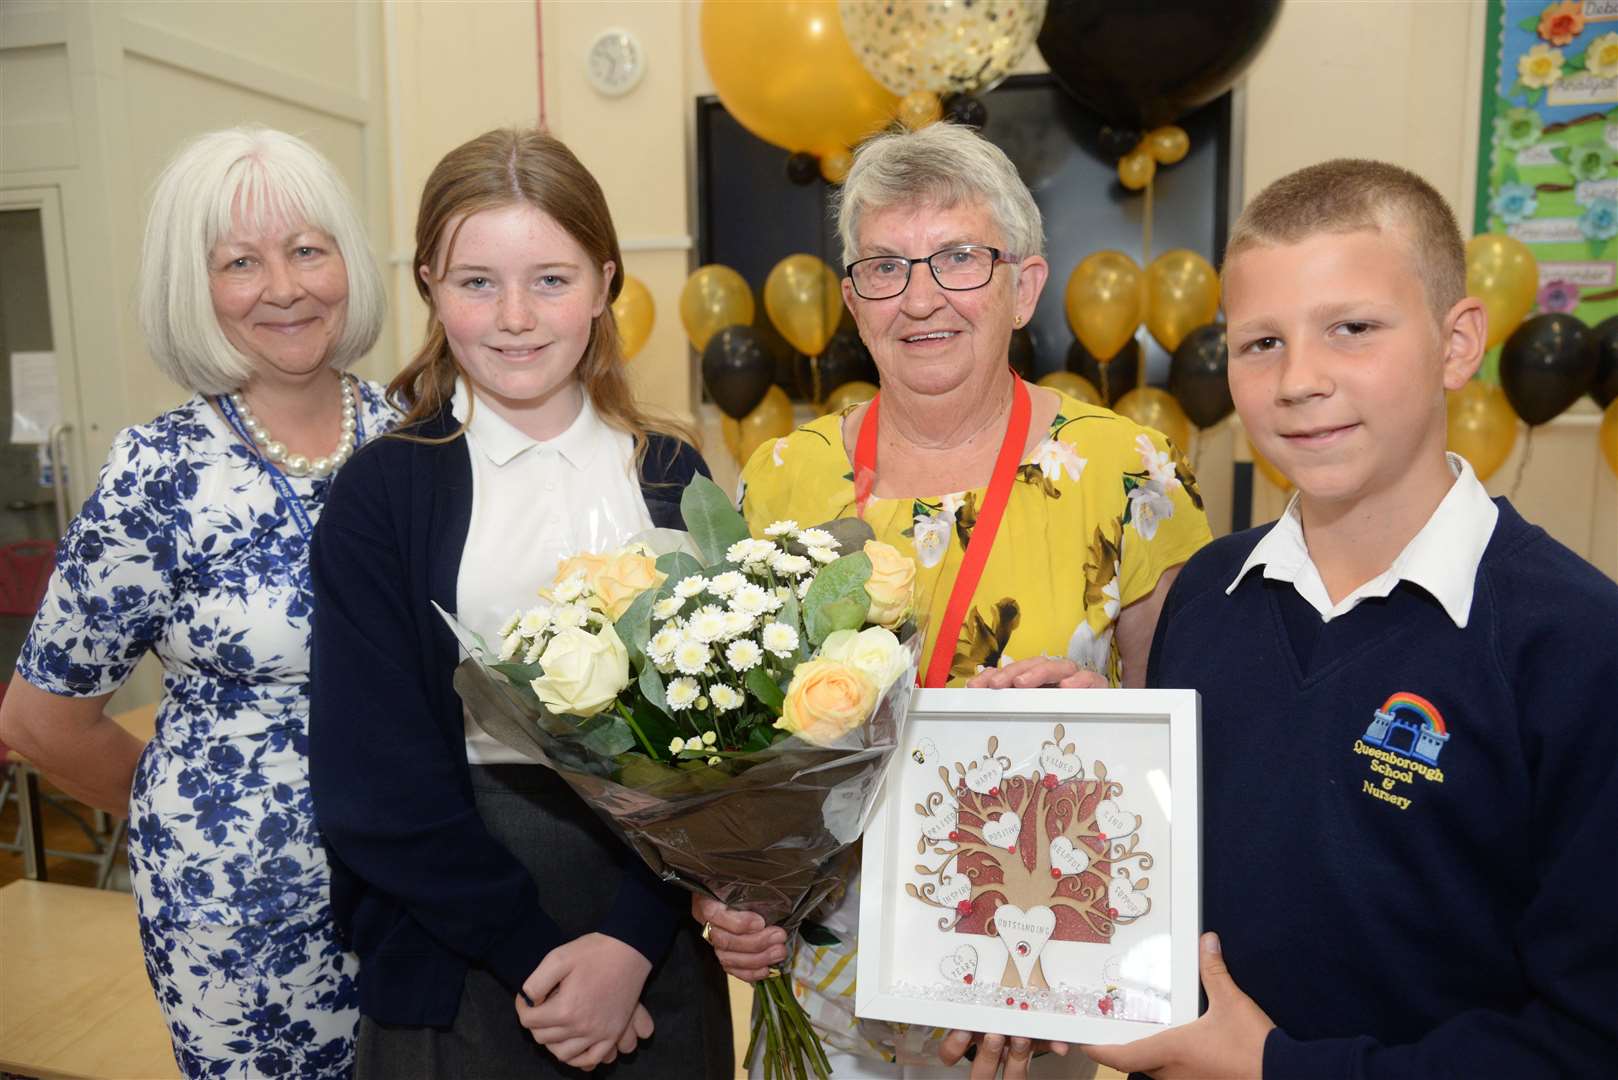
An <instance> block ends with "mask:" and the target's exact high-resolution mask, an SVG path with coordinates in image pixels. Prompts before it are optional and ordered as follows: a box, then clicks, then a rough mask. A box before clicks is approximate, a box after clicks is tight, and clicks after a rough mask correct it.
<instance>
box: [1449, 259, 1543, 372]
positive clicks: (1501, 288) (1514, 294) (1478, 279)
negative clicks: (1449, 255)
mask: <svg viewBox="0 0 1618 1080" xmlns="http://www.w3.org/2000/svg"><path fill="white" fill-rule="evenodd" d="M1538 290H1539V264H1538V263H1536V262H1535V261H1534V253H1533V252H1532V251H1529V250H1528V245H1527V244H1525V243H1523V242H1522V241H1521V240H1518V239H1517V238H1516V237H1515V236H1503V235H1501V234H1500V233H1483V234H1481V235H1479V236H1474V237H1472V239H1470V240H1468V241H1467V242H1466V294H1467V295H1468V296H1475V297H1477V298H1478V299H1479V300H1482V301H1483V310H1484V311H1486V312H1487V313H1488V316H1489V337H1488V344H1487V347H1488V348H1491V349H1492V348H1494V347H1495V346H1496V345H1498V344H1500V343H1501V342H1502V341H1504V340H1506V338H1508V337H1510V336H1511V332H1512V331H1513V330H1515V329H1517V324H1518V323H1520V322H1522V321H1523V319H1524V318H1525V317H1527V315H1528V313H1529V312H1530V311H1532V310H1534V294H1535V293H1536V292H1537V291H1538Z"/></svg>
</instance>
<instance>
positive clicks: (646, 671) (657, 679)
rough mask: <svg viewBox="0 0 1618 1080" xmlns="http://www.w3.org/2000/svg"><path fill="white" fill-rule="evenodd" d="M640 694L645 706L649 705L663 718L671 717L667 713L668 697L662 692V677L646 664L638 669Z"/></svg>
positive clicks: (670, 714)
mask: <svg viewBox="0 0 1618 1080" xmlns="http://www.w3.org/2000/svg"><path fill="white" fill-rule="evenodd" d="M639 682H640V692H641V693H642V694H644V695H645V696H646V702H647V704H649V705H651V706H652V707H653V708H655V709H656V710H657V711H658V712H660V713H662V714H663V715H664V716H672V715H673V714H672V713H670V712H669V699H668V695H667V694H666V693H664V691H663V676H661V675H659V674H658V673H657V669H656V668H655V667H653V666H652V665H651V664H647V665H646V666H645V667H643V668H641V669H640V680H639Z"/></svg>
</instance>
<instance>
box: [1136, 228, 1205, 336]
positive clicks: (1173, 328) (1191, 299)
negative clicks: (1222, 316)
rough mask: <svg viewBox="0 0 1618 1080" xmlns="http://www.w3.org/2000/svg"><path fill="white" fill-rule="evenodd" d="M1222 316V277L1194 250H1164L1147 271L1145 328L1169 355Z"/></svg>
mask: <svg viewBox="0 0 1618 1080" xmlns="http://www.w3.org/2000/svg"><path fill="white" fill-rule="evenodd" d="M1217 314H1219V275H1218V274H1216V273H1215V272H1214V268H1213V267H1212V266H1210V265H1209V264H1208V260H1207V259H1204V258H1203V257H1202V256H1201V255H1198V254H1197V253H1196V252H1194V251H1188V250H1186V249H1185V248H1176V249H1175V250H1173V251H1165V252H1164V253H1163V254H1161V255H1159V256H1158V257H1157V258H1155V259H1153V260H1152V265H1151V266H1148V267H1147V268H1146V329H1148V330H1150V331H1151V332H1152V336H1153V337H1154V338H1156V339H1157V343H1158V344H1159V345H1161V346H1163V348H1164V349H1166V350H1168V351H1169V352H1171V353H1172V352H1173V351H1174V350H1175V349H1177V348H1179V346H1180V342H1181V341H1182V340H1183V339H1184V338H1185V336H1186V335H1187V334H1189V333H1190V332H1191V331H1193V330H1195V329H1196V328H1197V327H1199V326H1203V325H1206V324H1207V323H1211V322H1213V321H1214V316H1215V315H1217Z"/></svg>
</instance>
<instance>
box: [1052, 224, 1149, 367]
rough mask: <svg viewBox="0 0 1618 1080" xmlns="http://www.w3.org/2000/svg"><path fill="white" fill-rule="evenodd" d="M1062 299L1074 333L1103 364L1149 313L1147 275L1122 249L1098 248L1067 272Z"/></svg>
mask: <svg viewBox="0 0 1618 1080" xmlns="http://www.w3.org/2000/svg"><path fill="white" fill-rule="evenodd" d="M1063 302H1064V304H1065V305H1066V307H1067V323H1068V325H1069V326H1071V327H1072V328H1073V336H1074V337H1076V338H1078V339H1079V342H1080V343H1081V344H1082V345H1083V346H1084V347H1085V348H1086V349H1088V350H1089V351H1090V355H1091V356H1094V357H1097V358H1098V359H1100V360H1101V362H1102V363H1103V364H1104V363H1106V362H1107V361H1108V360H1111V359H1112V358H1113V357H1114V356H1117V355H1118V350H1120V349H1122V348H1123V347H1124V346H1125V345H1127V344H1128V343H1129V339H1130V338H1132V337H1134V336H1135V328H1136V327H1137V326H1139V325H1140V321H1141V319H1142V318H1144V317H1145V315H1146V286H1145V279H1144V277H1143V275H1142V274H1141V272H1140V267H1139V266H1136V265H1135V260H1134V259H1131V258H1130V257H1129V256H1128V255H1125V254H1124V253H1123V252H1121V251H1098V252H1096V253H1095V254H1093V255H1087V256H1085V258H1084V259H1083V261H1081V262H1080V263H1079V265H1078V266H1075V267H1074V268H1073V273H1072V274H1070V275H1068V279H1067V294H1066V296H1065V297H1064V301H1063Z"/></svg>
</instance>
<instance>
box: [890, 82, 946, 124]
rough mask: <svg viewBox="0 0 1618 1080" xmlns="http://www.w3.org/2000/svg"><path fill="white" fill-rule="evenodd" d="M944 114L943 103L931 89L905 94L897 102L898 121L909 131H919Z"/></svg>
mask: <svg viewBox="0 0 1618 1080" xmlns="http://www.w3.org/2000/svg"><path fill="white" fill-rule="evenodd" d="M943 115H944V104H943V102H941V101H939V100H938V95H937V94H935V93H933V92H932V91H931V90H917V91H914V92H913V93H909V94H906V95H905V96H904V98H903V99H902V100H901V101H900V102H899V122H900V123H902V124H904V126H905V127H907V128H909V129H910V130H911V131H920V130H921V129H922V128H924V127H926V126H927V125H928V124H931V123H932V122H933V121H935V120H937V119H938V118H939V117H941V116H943Z"/></svg>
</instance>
